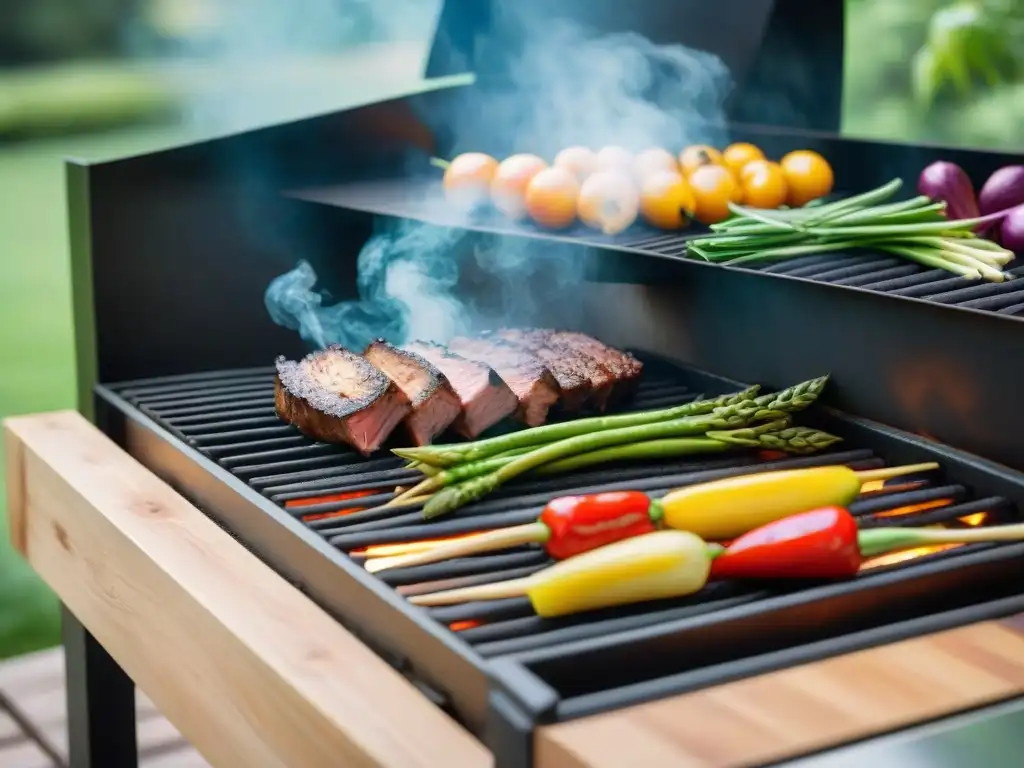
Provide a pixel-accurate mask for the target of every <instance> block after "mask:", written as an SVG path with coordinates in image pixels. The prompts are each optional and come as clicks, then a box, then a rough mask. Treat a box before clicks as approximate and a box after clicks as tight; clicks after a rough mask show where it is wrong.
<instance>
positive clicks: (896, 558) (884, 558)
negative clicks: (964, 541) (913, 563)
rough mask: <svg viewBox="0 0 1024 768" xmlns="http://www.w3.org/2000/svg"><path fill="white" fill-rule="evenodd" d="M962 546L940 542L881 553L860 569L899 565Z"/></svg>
mask: <svg viewBox="0 0 1024 768" xmlns="http://www.w3.org/2000/svg"><path fill="white" fill-rule="evenodd" d="M959 546H962V545H960V544H938V545H935V546H932V547H918V548H917V549H905V550H903V551H902V552H893V553H892V554H889V555H880V556H879V557H873V558H871V559H870V560H867V561H865V562H864V564H863V565H861V567H860V569H861V570H862V571H866V570H869V569H871V568H880V567H882V566H884V565H897V564H899V563H905V562H907V561H908V560H916V559H917V558H919V557H924V556H925V555H934V554H935V553H936V552H943V551H945V550H947V549H954V548H956V547H959Z"/></svg>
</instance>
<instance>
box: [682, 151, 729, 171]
mask: <svg viewBox="0 0 1024 768" xmlns="http://www.w3.org/2000/svg"><path fill="white" fill-rule="evenodd" d="M721 164H722V153H721V152H719V151H718V150H717V149H715V148H714V147H709V146H708V145H707V144H694V145H693V146H692V147H687V148H686V149H684V150H683V151H682V152H680V153H679V167H680V168H682V170H683V174H684V175H685V176H687V177H689V175H690V174H691V173H693V172H694V171H696V170H697V169H698V168H700V167H701V166H703V165H721Z"/></svg>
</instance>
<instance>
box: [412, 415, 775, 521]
mask: <svg viewBox="0 0 1024 768" xmlns="http://www.w3.org/2000/svg"><path fill="white" fill-rule="evenodd" d="M785 416H786V412H785V411H784V410H770V409H766V408H761V407H759V406H757V405H754V404H752V403H751V401H749V400H748V401H746V402H744V403H738V404H736V405H732V406H725V407H723V408H718V409H717V410H715V411H712V412H711V413H709V414H704V415H701V416H687V417H684V418H681V419H672V420H670V421H660V422H657V423H654V424H643V425H640V426H636V427H622V428H619V429H608V430H605V431H603V432H594V433H591V434H587V435H577V436H576V437H570V438H567V439H565V440H559V441H558V442H555V443H549V444H547V445H543V446H540V447H538V448H536V449H535V450H533V451H530V452H529V453H525V454H523V455H522V456H517V457H515V458H514V459H513V460H512V461H510V462H509V463H508V464H504V465H503V466H501V467H499V468H498V469H496V470H495V471H493V472H491V473H490V474H487V475H482V476H480V477H476V478H473V479H472V480H468V481H466V482H464V483H462V484H461V485H457V486H451V487H448V488H445V489H444V490H443V491H440V492H439V493H437V494H436V495H435V496H433V497H432V498H431V499H430V501H428V502H427V504H426V506H424V508H423V515H424V517H427V518H432V517H437V516H439V515H443V514H447V513H448V512H451V511H453V510H455V509H458V508H459V507H461V506H464V505H466V504H469V503H470V502H472V501H476V500H477V499H479V498H482V497H484V496H486V495H487V494H489V493H491V492H493V491H494V490H496V489H497V488H498V487H499V486H500V485H502V484H503V483H506V482H508V481H509V480H511V479H512V478H514V477H518V476H519V475H521V474H523V473H524V472H529V471H530V470H531V469H535V468H537V467H539V466H541V465H543V464H547V463H549V462H552V461H556V460H558V459H564V458H568V457H569V456H575V455H576V454H578V453H585V452H589V451H593V450H597V449H598V448H606V447H608V446H612V445H622V444H624V443H635V442H642V441H644V440H659V439H662V438H668V437H686V436H689V435H702V434H704V433H705V432H707V431H708V430H709V429H728V428H730V427H742V426H747V425H748V424H750V423H752V422H755V421H771V420H774V419H779V418H784V417H785Z"/></svg>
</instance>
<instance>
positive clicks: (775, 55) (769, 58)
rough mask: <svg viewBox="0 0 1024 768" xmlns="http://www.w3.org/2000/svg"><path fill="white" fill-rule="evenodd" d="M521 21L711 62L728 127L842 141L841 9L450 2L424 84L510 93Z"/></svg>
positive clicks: (650, 1)
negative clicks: (721, 68)
mask: <svg viewBox="0 0 1024 768" xmlns="http://www.w3.org/2000/svg"><path fill="white" fill-rule="evenodd" d="M507 6H512V7H513V8H514V9H515V11H514V12H509V11H506V10H505V9H504V8H505V7H507ZM552 6H554V8H553V7H552ZM523 19H528V20H534V19H543V20H544V23H545V24H550V23H555V22H557V21H558V20H571V21H573V22H576V23H577V24H579V25H580V26H581V27H582V28H583V29H584V30H586V31H588V32H589V33H590V34H593V35H599V34H613V33H618V32H627V31H628V32H634V33H638V34H640V35H642V36H643V37H645V38H647V39H649V40H651V41H652V42H654V43H656V44H659V45H667V44H672V43H680V44H682V45H685V46H687V47H689V48H693V49H697V50H700V51H705V52H708V53H712V54H714V55H716V56H718V57H719V58H720V59H721V60H722V61H723V62H724V63H725V65H726V66H727V67H728V69H729V71H730V72H731V74H732V80H733V83H734V88H733V91H732V93H731V95H730V97H729V100H728V102H727V110H726V114H727V117H728V119H729V120H730V121H736V122H746V123H758V124H772V125H784V126H789V127H798V128H807V129H814V130H819V131H829V132H838V131H839V127H840V118H841V103H842V88H843V52H844V48H843V43H844V3H843V2H841V0H819V2H814V3H808V2H803V0H716V2H706V0H674V1H672V2H668V1H666V0H635V1H634V2H631V3H623V2H621V0H562V2H559V3H548V2H546V0H519V2H516V3H514V4H509V3H504V4H503V3H498V2H495V1H494V0H448V1H447V2H445V3H444V7H443V10H442V12H441V16H440V19H439V21H438V25H437V31H436V34H435V38H434V43H433V46H432V48H431V51H430V55H429V58H428V61H427V66H426V75H427V76H428V77H442V76H446V75H454V74H463V73H467V72H472V73H473V74H474V75H475V76H476V84H477V87H478V88H482V89H484V90H493V89H505V88H514V87H515V83H514V82H513V80H514V78H513V76H512V75H511V74H510V66H509V64H510V62H511V61H513V60H515V59H518V58H519V57H521V56H523V55H524V53H523V48H524V43H525V39H524V38H525V36H527V35H529V34H530V30H531V27H532V25H530V24H524V23H522V20H523Z"/></svg>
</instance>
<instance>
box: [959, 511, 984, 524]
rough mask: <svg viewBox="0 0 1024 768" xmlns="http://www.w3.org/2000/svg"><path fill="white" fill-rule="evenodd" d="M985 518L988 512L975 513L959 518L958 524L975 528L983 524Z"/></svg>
mask: <svg viewBox="0 0 1024 768" xmlns="http://www.w3.org/2000/svg"><path fill="white" fill-rule="evenodd" d="M986 517H988V512H977V513H975V514H973V515H967V517H961V518H960V522H961V523H963V524H964V525H970V526H972V527H975V526H979V525H981V524H982V523H984V522H985V518H986Z"/></svg>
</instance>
